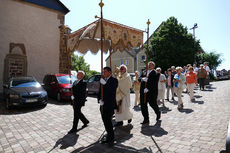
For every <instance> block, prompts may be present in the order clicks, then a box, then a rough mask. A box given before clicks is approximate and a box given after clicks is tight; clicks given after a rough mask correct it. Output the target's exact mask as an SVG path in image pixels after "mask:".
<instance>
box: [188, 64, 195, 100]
mask: <svg viewBox="0 0 230 153" xmlns="http://www.w3.org/2000/svg"><path fill="white" fill-rule="evenodd" d="M188 69H189V72H188V73H186V82H187V87H188V92H189V95H190V100H191V101H195V98H194V93H193V90H194V87H195V85H196V84H197V78H196V73H195V72H194V71H193V67H192V66H190V67H189V68H188Z"/></svg>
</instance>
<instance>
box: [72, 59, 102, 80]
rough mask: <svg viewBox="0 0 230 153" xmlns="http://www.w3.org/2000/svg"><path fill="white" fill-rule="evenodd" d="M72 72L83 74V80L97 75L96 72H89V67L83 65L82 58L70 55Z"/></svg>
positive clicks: (85, 64) (83, 60)
mask: <svg viewBox="0 0 230 153" xmlns="http://www.w3.org/2000/svg"><path fill="white" fill-rule="evenodd" d="M72 70H75V71H77V72H78V71H79V70H82V71H84V72H85V77H84V79H88V78H89V77H90V76H92V75H95V74H98V72H97V71H93V70H90V65H89V64H87V63H85V59H84V57H83V56H77V55H72Z"/></svg>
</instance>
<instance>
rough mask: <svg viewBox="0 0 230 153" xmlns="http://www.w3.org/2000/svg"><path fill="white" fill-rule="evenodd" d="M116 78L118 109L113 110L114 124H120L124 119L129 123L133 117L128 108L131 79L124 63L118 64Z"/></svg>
mask: <svg viewBox="0 0 230 153" xmlns="http://www.w3.org/2000/svg"><path fill="white" fill-rule="evenodd" d="M117 79H118V88H117V92H116V101H117V105H118V107H119V109H118V110H117V111H115V120H116V122H117V123H116V124H115V126H122V125H123V121H124V120H128V123H130V122H131V121H132V118H133V114H132V112H131V110H130V88H131V87H132V81H131V78H130V75H129V73H127V67H126V66H125V65H121V66H120V72H119V74H118V76H117Z"/></svg>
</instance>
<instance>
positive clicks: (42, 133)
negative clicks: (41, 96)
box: [0, 81, 230, 153]
mask: <svg viewBox="0 0 230 153" xmlns="http://www.w3.org/2000/svg"><path fill="white" fill-rule="evenodd" d="M229 86H230V81H221V82H214V83H211V86H210V88H208V89H206V90H205V91H199V90H195V92H196V93H195V96H196V102H193V103H191V102H189V97H188V95H187V94H185V93H184V94H183V101H184V109H183V110H182V111H180V112H179V111H178V110H177V104H176V102H166V106H167V109H163V108H162V106H160V107H161V110H162V120H161V122H158V123H156V121H155V118H156V116H155V114H154V112H153V111H152V110H150V109H149V110H150V125H149V126H142V125H141V124H140V122H142V120H143V119H142V115H141V112H140V109H136V110H133V114H134V117H133V122H132V124H127V122H125V124H124V126H123V127H119V128H116V129H115V137H116V143H115V144H114V146H112V147H111V146H108V145H105V144H99V143H98V139H99V138H100V136H101V135H102V134H103V131H104V127H103V123H102V120H101V117H100V113H99V109H98V104H97V101H96V99H95V98H94V97H88V101H87V103H86V106H85V107H84V108H83V112H84V113H85V114H86V117H87V118H88V119H89V121H90V124H89V126H88V127H86V128H84V129H79V131H78V132H77V134H76V135H75V134H67V132H68V131H69V130H70V128H71V126H72V117H73V110H72V108H71V106H70V105H69V104H66V103H58V102H56V101H55V100H49V104H48V105H47V106H46V107H45V108H23V109H16V110H11V111H7V110H5V109H4V107H3V103H2V100H1V103H0V153H3V152H4V153H9V152H16V153H21V152H22V153H23V152H26V153H28V152H29V153H33V152H39V153H46V152H52V153H56V152H60V153H65V152H74V153H77V152H84V153H103V152H106V153H111V152H121V153H126V152H128V153H135V152H146V153H155V152H158V153H161V152H163V153H166V152H176V153H179V152H181V153H189V152H192V153H199V152H204V153H212V152H214V153H220V152H223V150H225V143H226V132H227V125H228V121H229V119H230V104H229V103H230V102H229V100H230V88H229ZM131 99H132V101H133V100H134V95H131ZM175 99H176V100H177V98H175ZM81 126H82V123H81V122H80V123H79V127H81Z"/></svg>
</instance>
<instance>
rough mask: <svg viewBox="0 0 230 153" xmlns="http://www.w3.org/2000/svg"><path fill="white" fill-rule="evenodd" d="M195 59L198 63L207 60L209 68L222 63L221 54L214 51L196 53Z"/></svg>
mask: <svg viewBox="0 0 230 153" xmlns="http://www.w3.org/2000/svg"><path fill="white" fill-rule="evenodd" d="M196 61H197V64H198V65H199V64H203V63H204V62H208V63H209V64H208V66H209V67H210V69H216V68H217V67H218V66H219V65H220V64H221V63H222V59H221V54H217V53H215V52H210V53H201V54H198V55H197V56H196Z"/></svg>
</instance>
